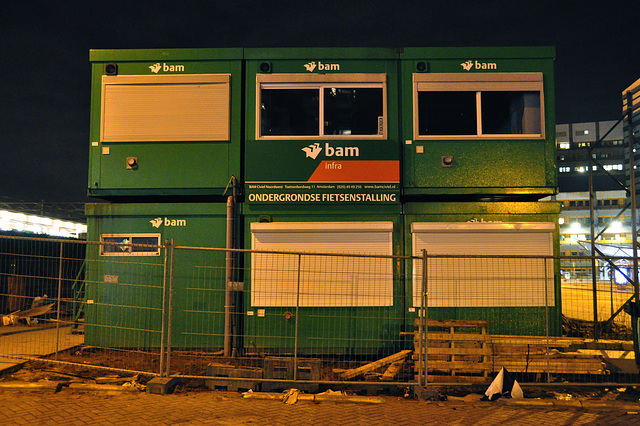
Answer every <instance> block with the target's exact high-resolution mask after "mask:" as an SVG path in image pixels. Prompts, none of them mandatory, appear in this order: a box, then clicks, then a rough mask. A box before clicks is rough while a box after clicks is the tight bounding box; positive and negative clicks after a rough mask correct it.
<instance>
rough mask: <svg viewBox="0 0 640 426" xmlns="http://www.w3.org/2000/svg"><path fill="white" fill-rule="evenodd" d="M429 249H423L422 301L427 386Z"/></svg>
mask: <svg viewBox="0 0 640 426" xmlns="http://www.w3.org/2000/svg"><path fill="white" fill-rule="evenodd" d="M427 272H428V270H427V251H426V250H422V303H421V305H422V306H421V312H423V315H422V317H423V319H424V340H423V342H422V347H423V350H424V384H425V386H426V385H427V383H428V382H429V380H428V378H427V376H428V374H427V371H428V368H427V360H428V357H427V334H428V333H429V327H428V326H427V322H428V317H429V315H428V312H427V309H428V308H429V301H428V299H427V296H428V294H429V289H428V288H427V285H428V281H427Z"/></svg>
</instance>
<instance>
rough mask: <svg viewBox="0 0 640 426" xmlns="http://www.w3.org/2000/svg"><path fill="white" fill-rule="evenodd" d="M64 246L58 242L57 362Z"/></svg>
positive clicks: (56, 358) (56, 356) (55, 357)
mask: <svg viewBox="0 0 640 426" xmlns="http://www.w3.org/2000/svg"><path fill="white" fill-rule="evenodd" d="M63 249H64V246H63V245H62V241H60V256H59V258H58V262H59V263H58V308H57V309H56V311H57V312H56V354H55V356H54V359H55V360H56V361H57V360H58V352H59V351H60V297H62V295H61V293H62V250H63Z"/></svg>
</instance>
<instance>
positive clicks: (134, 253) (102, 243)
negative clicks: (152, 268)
mask: <svg viewBox="0 0 640 426" xmlns="http://www.w3.org/2000/svg"><path fill="white" fill-rule="evenodd" d="M139 237H141V238H157V240H158V244H157V248H156V250H155V251H141V252H137V251H128V252H127V251H123V252H117V253H114V252H105V251H104V247H105V244H110V245H111V244H114V245H119V244H123V247H130V248H131V250H132V249H133V247H134V246H135V245H140V246H146V247H149V246H154V247H155V246H156V245H155V244H150V245H149V244H134V243H133V242H132V243H130V245H125V243H113V242H105V238H139ZM161 239H162V235H161V234H156V233H133V232H130V233H118V234H100V256H118V257H122V256H160V241H161Z"/></svg>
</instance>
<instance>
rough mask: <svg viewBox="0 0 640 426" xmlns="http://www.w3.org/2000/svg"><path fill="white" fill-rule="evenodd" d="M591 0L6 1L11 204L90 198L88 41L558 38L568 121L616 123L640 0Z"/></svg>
mask: <svg viewBox="0 0 640 426" xmlns="http://www.w3.org/2000/svg"><path fill="white" fill-rule="evenodd" d="M592 3H593V2H570V1H558V0H555V1H526V2H521V1H511V2H505V1H477V0H476V1H456V0H447V1H438V2H435V1H426V0H424V1H404V0H393V1H386V2H382V1H378V0H370V1H366V2H365V1H354V0H351V1H349V0H339V1H334V0H322V1H314V2H310V1H303V0H298V1H289V0H284V1H277V2H274V1H267V0H263V1H241V0H240V1H238V0H235V1H234V0H231V1H229V0H225V1H189V0H181V1H175V2H171V1H162V0H157V1H154V2H149V1H135V0H130V1H126V2H121V1H101V2H96V1H90V0H88V1H67V0H64V1H47V2H43V1H37V0H36V1H30V0H19V1H13V0H5V1H4V2H2V5H0V23H1V24H2V25H1V27H0V28H1V29H0V38H1V43H0V52H1V54H0V77H1V80H0V94H1V95H0V99H1V102H0V130H1V133H0V148H1V151H0V152H1V154H0V156H1V157H0V158H1V159H2V160H1V161H0V201H19V200H22V201H47V202H55V201H64V202H84V201H87V197H86V186H87V184H86V181H87V166H88V151H89V149H88V148H89V97H90V87H89V85H90V64H89V49H128V48H131V49H133V48H136V49H141V48H189V47H193V48H197V47H210V48H214V47H323V46H324V47H409V46H424V47H439V46H555V47H556V49H557V54H556V118H557V123H570V122H585V121H599V120H617V119H619V118H620V115H621V92H622V90H624V89H625V88H626V87H628V86H630V85H631V84H632V83H633V82H634V81H636V80H637V79H639V78H640V54H639V53H640V39H639V38H638V34H639V32H638V30H637V19H638V17H639V16H640V13H639V12H640V2H638V1H637V0H634V1H625V2H618V1H608V2H600V3H598V4H601V6H591V4H592ZM634 26H635V27H636V28H635V29H634Z"/></svg>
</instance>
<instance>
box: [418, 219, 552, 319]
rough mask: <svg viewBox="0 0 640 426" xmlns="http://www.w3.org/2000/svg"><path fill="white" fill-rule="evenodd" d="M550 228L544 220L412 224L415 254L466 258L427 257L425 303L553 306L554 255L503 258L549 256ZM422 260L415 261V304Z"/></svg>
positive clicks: (550, 248) (419, 283)
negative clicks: (529, 221) (424, 252)
mask: <svg viewBox="0 0 640 426" xmlns="http://www.w3.org/2000/svg"><path fill="white" fill-rule="evenodd" d="M554 231H555V224H553V223H549V222H544V223H487V222H480V223H441V222H439V223H413V224H412V227H411V232H412V239H413V254H414V255H415V256H422V251H423V250H426V251H427V254H430V255H454V256H460V255H462V256H469V257H438V258H430V259H428V263H427V289H428V306H429V307H488V306H491V307H499V306H545V301H546V304H547V305H548V306H553V305H554V267H553V259H549V258H514V257H505V256H553V235H554ZM478 255H487V256H496V257H490V258H486V257H485V258H478V257H473V256H478ZM501 256H502V257H501ZM421 263H422V262H415V263H414V271H413V276H414V280H413V304H414V306H420V294H421V282H422V265H421Z"/></svg>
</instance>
